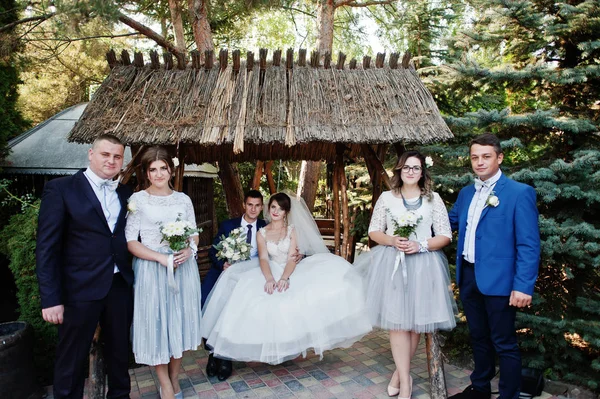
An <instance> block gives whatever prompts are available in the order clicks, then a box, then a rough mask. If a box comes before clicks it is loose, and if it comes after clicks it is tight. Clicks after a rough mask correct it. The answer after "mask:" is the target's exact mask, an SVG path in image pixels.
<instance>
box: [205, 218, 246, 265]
mask: <svg viewBox="0 0 600 399" xmlns="http://www.w3.org/2000/svg"><path fill="white" fill-rule="evenodd" d="M214 247H215V249H216V250H217V258H219V259H224V260H226V261H227V262H228V263H231V264H233V263H236V262H241V261H243V260H248V259H250V249H251V247H250V244H248V243H247V242H246V231H245V230H244V228H243V227H238V228H237V229H234V230H232V231H231V233H229V236H228V237H225V235H222V236H221V241H220V242H219V243H218V244H217V245H214Z"/></svg>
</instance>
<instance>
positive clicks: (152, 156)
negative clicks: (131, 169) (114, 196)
mask: <svg viewBox="0 0 600 399" xmlns="http://www.w3.org/2000/svg"><path fill="white" fill-rule="evenodd" d="M154 161H163V162H164V163H165V164H166V165H167V167H168V168H169V173H170V174H171V176H173V173H174V171H175V165H174V164H173V158H172V157H171V154H169V151H167V149H166V148H165V147H161V146H159V145H157V146H153V147H150V148H148V149H146V150H145V151H144V152H143V154H142V155H141V157H140V162H139V163H138V164H137V165H136V166H135V174H136V177H137V181H138V184H137V187H136V188H135V191H140V190H145V189H147V188H148V187H150V185H151V184H150V180H148V169H150V165H151V164H152V162H154ZM169 187H170V188H171V189H173V184H172V182H171V180H169Z"/></svg>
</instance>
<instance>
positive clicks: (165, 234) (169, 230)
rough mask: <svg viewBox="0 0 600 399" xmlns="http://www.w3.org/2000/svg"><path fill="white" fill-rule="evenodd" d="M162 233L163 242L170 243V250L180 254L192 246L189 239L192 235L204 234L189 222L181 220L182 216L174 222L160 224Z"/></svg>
mask: <svg viewBox="0 0 600 399" xmlns="http://www.w3.org/2000/svg"><path fill="white" fill-rule="evenodd" d="M160 232H161V234H162V239H163V241H166V242H168V243H169V248H171V250H173V252H179V251H181V250H182V249H184V248H187V247H188V246H189V245H190V241H189V237H190V236H191V235H192V234H195V233H200V232H202V229H199V228H197V227H196V226H194V225H193V224H192V223H191V222H188V221H187V220H181V214H179V216H178V217H177V219H176V220H175V221H174V222H168V223H165V224H162V223H161V224H160Z"/></svg>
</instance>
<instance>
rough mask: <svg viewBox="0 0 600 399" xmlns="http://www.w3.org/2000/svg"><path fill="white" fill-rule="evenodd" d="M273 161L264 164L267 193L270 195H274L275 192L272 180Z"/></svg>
mask: <svg viewBox="0 0 600 399" xmlns="http://www.w3.org/2000/svg"><path fill="white" fill-rule="evenodd" d="M272 167H273V161H267V162H266V163H265V176H267V183H269V192H270V194H271V195H272V194H275V193H276V192H277V188H276V187H275V179H273V171H272Z"/></svg>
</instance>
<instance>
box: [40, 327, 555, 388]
mask: <svg viewBox="0 0 600 399" xmlns="http://www.w3.org/2000/svg"><path fill="white" fill-rule="evenodd" d="M207 360H208V354H207V352H206V351H205V350H203V349H199V350H198V351H195V352H188V353H186V354H185V355H184V358H183V362H182V368H183V370H182V372H181V374H180V375H179V380H180V384H181V389H182V390H183V393H184V398H317V399H321V398H323V399H330V398H331V399H332V398H340V399H346V398H347V399H352V398H356V399H363V398H388V395H387V385H388V382H389V379H390V377H391V374H392V371H393V370H394V364H393V360H392V355H391V352H390V344H389V340H388V334H387V332H385V331H375V332H372V333H370V334H369V335H367V336H366V337H364V338H363V339H362V340H361V341H359V342H357V343H355V344H354V345H353V346H352V347H351V348H348V349H336V350H332V351H328V352H326V353H325V355H324V357H323V359H319V357H318V356H316V355H314V354H309V355H308V357H307V358H303V357H299V358H297V359H295V360H293V361H288V362H285V363H283V364H280V365H277V366H271V365H267V364H263V363H242V362H234V363H233V368H234V370H233V374H232V376H231V377H229V378H228V379H227V381H224V382H221V381H219V380H218V379H217V378H216V377H212V378H208V377H207V376H206V373H205V368H206V362H207ZM129 373H130V374H131V399H141V398H151V399H158V398H159V396H158V386H159V384H158V379H157V377H156V373H155V372H154V369H153V368H151V367H140V368H136V369H131V370H129ZM411 374H412V377H413V394H412V398H413V399H427V398H429V374H428V372H427V355H426V353H425V345H424V339H423V338H422V339H421V345H420V346H419V349H418V351H417V354H416V355H415V357H414V359H413V361H412V366H411ZM445 374H446V386H447V388H448V395H453V394H455V393H458V392H461V391H462V390H463V389H464V388H465V387H467V386H468V385H469V383H470V381H469V374H470V370H464V369H462V368H459V367H455V366H452V365H446V366H445ZM47 391H48V394H47V395H46V398H47V399H52V394H51V393H50V392H51V387H48V389H47ZM539 398H540V399H556V397H555V396H551V395H550V394H548V393H543V394H542V396H540V397H539Z"/></svg>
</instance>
